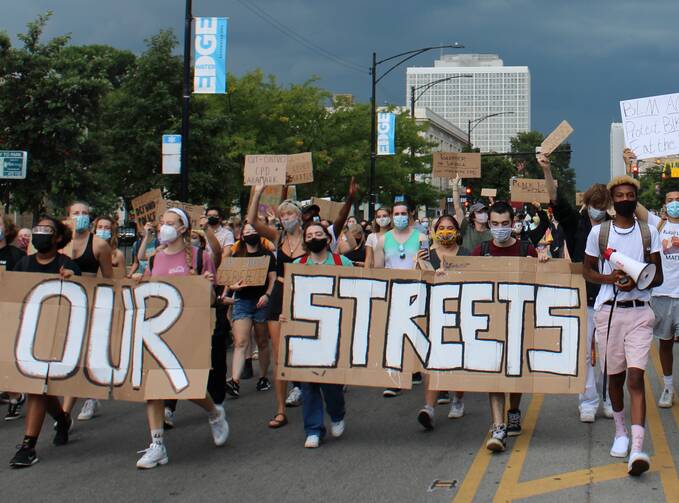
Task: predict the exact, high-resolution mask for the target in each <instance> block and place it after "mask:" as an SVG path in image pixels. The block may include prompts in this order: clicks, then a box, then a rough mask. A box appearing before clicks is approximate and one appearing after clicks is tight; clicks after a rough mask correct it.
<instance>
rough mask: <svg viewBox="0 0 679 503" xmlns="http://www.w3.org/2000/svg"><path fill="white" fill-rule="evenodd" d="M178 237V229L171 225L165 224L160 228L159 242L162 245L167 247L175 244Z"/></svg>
mask: <svg viewBox="0 0 679 503" xmlns="http://www.w3.org/2000/svg"><path fill="white" fill-rule="evenodd" d="M178 237H179V233H178V232H177V229H175V228H174V227H172V226H171V225H167V224H164V225H161V226H160V232H158V241H160V243H161V244H164V245H167V244H170V243H173V242H174V241H176V240H177V238H178Z"/></svg>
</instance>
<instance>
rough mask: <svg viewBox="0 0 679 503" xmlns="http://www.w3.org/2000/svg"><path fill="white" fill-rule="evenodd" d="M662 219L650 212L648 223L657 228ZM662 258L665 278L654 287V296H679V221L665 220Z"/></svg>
mask: <svg viewBox="0 0 679 503" xmlns="http://www.w3.org/2000/svg"><path fill="white" fill-rule="evenodd" d="M660 222H661V219H660V217H659V216H658V215H654V214H653V213H650V212H649V214H648V225H650V226H651V227H653V228H655V229H657V228H658V224H659V223H660ZM659 240H660V258H661V259H662V272H663V277H664V278H665V280H664V281H663V284H662V285H660V286H657V287H655V288H654V289H653V292H652V295H653V296H654V297H659V296H665V297H674V298H675V299H676V298H679V223H678V224H673V223H672V222H670V221H669V220H668V221H666V222H665V224H664V225H663V227H662V229H660V231H659Z"/></svg>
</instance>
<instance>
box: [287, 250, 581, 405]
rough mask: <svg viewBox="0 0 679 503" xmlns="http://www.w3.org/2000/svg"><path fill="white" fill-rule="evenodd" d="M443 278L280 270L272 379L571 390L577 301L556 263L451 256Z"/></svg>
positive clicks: (576, 375) (576, 356)
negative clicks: (415, 376)
mask: <svg viewBox="0 0 679 503" xmlns="http://www.w3.org/2000/svg"><path fill="white" fill-rule="evenodd" d="M448 266H449V271H448V272H446V273H445V274H444V275H440V274H439V275H437V274H436V273H434V272H425V271H409V270H408V271H398V270H388V269H363V268H352V267H334V266H314V267H309V266H306V265H299V264H295V265H291V266H288V268H287V273H286V276H285V293H284V300H283V315H284V316H285V317H286V319H287V320H288V321H286V322H284V323H283V325H282V336H283V337H282V339H281V349H280V352H279V355H278V376H279V377H281V378H283V379H285V380H289V381H305V382H318V383H338V384H350V385H359V386H376V387H381V388H382V387H394V388H410V387H411V374H412V372H416V371H424V372H426V373H428V374H429V377H430V388H431V389H436V390H452V389H454V390H459V391H483V392H489V391H498V392H525V393H579V392H581V391H582V390H583V389H584V383H585V373H586V362H585V349H586V348H585V345H586V341H587V297H586V291H585V282H584V280H583V278H582V275H581V273H580V271H581V267H580V266H578V265H577V264H576V265H573V264H571V263H570V262H567V261H564V260H554V261H550V262H547V263H545V264H539V263H538V261H537V259H533V258H519V257H516V258H513V257H509V258H494V257H455V258H454V259H453V261H451V262H450V263H449V264H448Z"/></svg>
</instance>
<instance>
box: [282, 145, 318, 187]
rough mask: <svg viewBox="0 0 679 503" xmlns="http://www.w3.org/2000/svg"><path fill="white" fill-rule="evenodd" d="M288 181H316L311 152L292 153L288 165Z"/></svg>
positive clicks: (292, 182) (294, 182) (298, 182)
mask: <svg viewBox="0 0 679 503" xmlns="http://www.w3.org/2000/svg"><path fill="white" fill-rule="evenodd" d="M286 173H287V183H289V184H303V183H311V182H313V181H314V167H313V161H312V160H311V152H303V153H301V154H292V155H289V156H288V162H287V166H286Z"/></svg>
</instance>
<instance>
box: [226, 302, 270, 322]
mask: <svg viewBox="0 0 679 503" xmlns="http://www.w3.org/2000/svg"><path fill="white" fill-rule="evenodd" d="M258 301H259V299H239V298H236V302H234V304H233V313H232V315H231V316H232V318H233V320H234V321H236V320H245V319H249V320H252V321H254V322H255V323H264V322H266V315H267V312H268V308H267V306H263V307H261V308H259V309H257V302H258Z"/></svg>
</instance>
